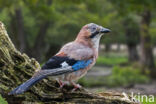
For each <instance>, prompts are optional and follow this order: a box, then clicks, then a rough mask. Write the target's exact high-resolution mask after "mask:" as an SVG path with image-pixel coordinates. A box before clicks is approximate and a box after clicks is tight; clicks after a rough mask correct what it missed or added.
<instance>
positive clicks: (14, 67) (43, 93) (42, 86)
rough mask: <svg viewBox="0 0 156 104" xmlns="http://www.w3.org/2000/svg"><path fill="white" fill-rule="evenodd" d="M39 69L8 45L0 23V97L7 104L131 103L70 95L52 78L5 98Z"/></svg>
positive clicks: (82, 93)
mask: <svg viewBox="0 0 156 104" xmlns="http://www.w3.org/2000/svg"><path fill="white" fill-rule="evenodd" d="M39 69H40V65H39V63H38V62H37V61H36V60H35V59H33V58H29V57H28V56H27V55H26V54H22V53H20V52H19V51H18V50H17V49H16V48H15V46H14V45H13V43H12V42H11V40H10V38H9V36H8V34H7V32H6V30H5V27H4V25H3V23H2V22H0V94H1V95H2V96H3V97H4V98H5V99H6V100H7V101H8V103H9V104H23V103H25V104H27V103H30V102H35V104H37V103H40V104H41V103H46V104H47V103H49V104H53V103H57V104H59V103H64V102H66V103H74V104H75V103H76V104H77V103H79V104H81V103H83V104H84V103H85V104H86V103H87V104H90V103H92V104H94V103H95V104H134V103H135V102H133V101H130V98H128V99H125V96H123V94H118V93H106V92H104V93H99V94H93V93H89V92H87V91H85V90H83V89H81V90H79V91H76V92H71V89H72V86H65V88H63V89H59V88H58V83H57V82H56V81H55V80H53V79H52V78H46V79H44V80H42V81H40V82H39V83H38V84H36V85H35V86H33V87H32V88H31V89H30V90H28V91H27V92H26V93H24V94H21V95H14V96H13V95H12V96H9V95H8V92H10V91H11V90H13V89H14V88H15V87H17V86H18V85H20V84H22V83H23V82H25V81H26V80H28V79H29V78H31V76H32V75H33V73H34V72H35V71H36V70H39Z"/></svg>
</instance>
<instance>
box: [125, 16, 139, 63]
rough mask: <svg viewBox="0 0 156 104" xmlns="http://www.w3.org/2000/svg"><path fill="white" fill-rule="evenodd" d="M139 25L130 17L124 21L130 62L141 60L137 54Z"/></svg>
mask: <svg viewBox="0 0 156 104" xmlns="http://www.w3.org/2000/svg"><path fill="white" fill-rule="evenodd" d="M134 25H137V24H136V23H135V22H134V20H133V19H132V18H130V17H128V16H127V17H125V19H124V20H123V26H124V29H125V36H126V44H127V47H128V59H129V61H130V62H136V61H138V59H139V56H138V52H137V42H138V41H139V33H138V31H137V29H138V28H137V26H135V27H134Z"/></svg>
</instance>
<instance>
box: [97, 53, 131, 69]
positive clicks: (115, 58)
mask: <svg viewBox="0 0 156 104" xmlns="http://www.w3.org/2000/svg"><path fill="white" fill-rule="evenodd" d="M122 63H128V57H127V55H125V54H124V53H123V54H121V53H113V52H110V53H103V54H100V56H99V57H98V59H97V62H96V64H97V65H106V66H113V65H119V64H122Z"/></svg>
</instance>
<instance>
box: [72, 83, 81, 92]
mask: <svg viewBox="0 0 156 104" xmlns="http://www.w3.org/2000/svg"><path fill="white" fill-rule="evenodd" d="M73 85H74V88H73V89H72V91H71V92H74V91H76V90H77V89H81V88H82V86H80V85H79V84H73Z"/></svg>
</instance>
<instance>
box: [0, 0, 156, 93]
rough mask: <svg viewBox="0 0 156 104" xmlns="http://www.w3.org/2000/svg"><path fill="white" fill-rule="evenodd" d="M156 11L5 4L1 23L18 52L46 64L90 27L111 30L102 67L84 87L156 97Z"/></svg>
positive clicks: (43, 2) (107, 3)
mask: <svg viewBox="0 0 156 104" xmlns="http://www.w3.org/2000/svg"><path fill="white" fill-rule="evenodd" d="M155 10H156V0H0V21H2V22H3V23H4V24H5V25H6V28H7V31H8V34H9V36H10V37H11V39H12V41H13V43H14V44H15V46H16V48H17V49H19V50H20V51H21V52H22V53H26V54H27V55H28V56H30V57H34V58H36V60H37V61H39V62H40V63H41V64H43V63H44V62H45V61H46V60H48V59H49V58H50V57H51V56H53V55H54V54H55V53H56V52H57V51H58V50H59V49H60V47H61V46H62V45H63V44H65V43H67V42H69V41H73V40H74V39H75V37H76V35H77V34H78V32H79V30H80V29H81V27H82V26H84V25H85V24H88V23H96V24H99V25H102V26H104V27H107V28H109V29H111V33H110V34H108V35H105V36H103V37H102V40H101V42H100V49H99V50H100V54H99V58H98V60H97V64H96V66H95V67H94V68H92V70H91V71H89V73H88V74H87V76H85V77H84V78H82V79H80V81H79V83H80V84H81V85H83V86H84V87H87V88H88V90H91V91H93V92H98V91H105V90H111V91H113V90H115V91H121V92H123V91H124V92H129V93H130V92H131V91H133V92H135V93H138V92H139V93H141V94H148V95H149V94H153V95H155V96H156V91H155V89H156V81H155V78H156V66H155V63H156V61H155V59H156V58H155V56H156V47H155V45H156V13H155Z"/></svg>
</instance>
